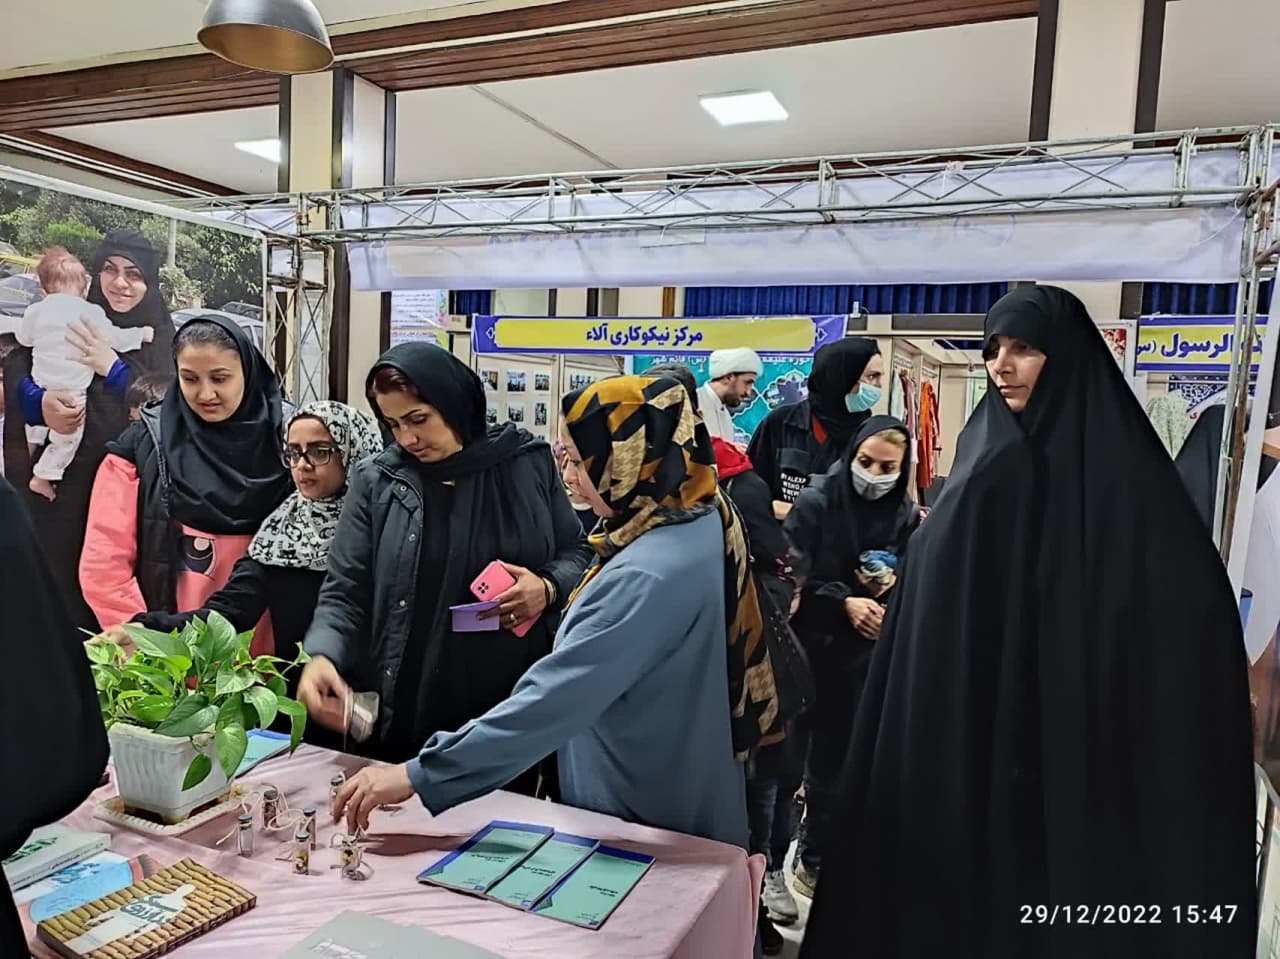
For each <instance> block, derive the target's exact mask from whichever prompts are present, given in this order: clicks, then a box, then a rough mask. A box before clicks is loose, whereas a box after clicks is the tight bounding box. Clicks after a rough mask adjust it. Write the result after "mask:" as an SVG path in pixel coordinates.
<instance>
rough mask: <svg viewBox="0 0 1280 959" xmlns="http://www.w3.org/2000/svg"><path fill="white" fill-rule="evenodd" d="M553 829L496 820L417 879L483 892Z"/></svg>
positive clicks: (524, 857) (541, 842)
mask: <svg viewBox="0 0 1280 959" xmlns="http://www.w3.org/2000/svg"><path fill="white" fill-rule="evenodd" d="M553 832H555V830H554V829H552V828H551V827H550V826H531V825H529V824H528V823H519V822H503V821H501V820H494V821H493V822H491V823H489V825H487V826H485V827H484V828H483V829H481V830H480V831H479V832H478V833H476V834H475V835H474V836H472V837H471V838H470V839H468V840H467V841H466V842H464V843H463V844H462V845H461V846H459V847H458V848H457V849H455V850H454V851H453V852H451V853H449V855H447V856H445V857H444V858H443V859H441V860H440V861H439V862H438V863H436V864H435V865H434V866H431V867H430V868H428V869H427V870H426V871H425V872H423V873H422V874H421V875H420V876H418V882H427V883H431V884H433V885H436V886H448V887H449V888H450V889H460V890H462V891H463V892H478V893H481V894H484V893H486V892H488V891H489V890H490V889H492V888H493V886H494V884H495V883H497V882H498V880H500V879H502V878H503V877H504V876H506V874H507V873H509V872H511V870H512V869H514V868H516V866H518V865H520V863H522V862H524V860H525V859H526V858H528V856H529V854H530V853H531V852H533V851H534V850H535V849H537V848H538V847H539V846H541V845H542V844H543V843H544V842H546V841H547V837H548V836H550V835H551V834H552V833H553Z"/></svg>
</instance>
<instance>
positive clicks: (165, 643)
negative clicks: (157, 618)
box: [124, 626, 187, 658]
mask: <svg viewBox="0 0 1280 959" xmlns="http://www.w3.org/2000/svg"><path fill="white" fill-rule="evenodd" d="M124 631H125V632H126V633H127V634H128V636H129V638H130V639H132V640H133V644H134V645H135V646H137V647H138V650H139V651H140V652H143V653H146V654H147V655H148V656H158V657H161V658H163V657H165V656H185V655H187V646H186V644H185V643H184V642H183V641H182V640H181V639H180V638H178V637H177V636H173V635H171V634H169V633H160V632H156V631H155V630H154V629H143V628H142V627H141V626H126V627H124Z"/></svg>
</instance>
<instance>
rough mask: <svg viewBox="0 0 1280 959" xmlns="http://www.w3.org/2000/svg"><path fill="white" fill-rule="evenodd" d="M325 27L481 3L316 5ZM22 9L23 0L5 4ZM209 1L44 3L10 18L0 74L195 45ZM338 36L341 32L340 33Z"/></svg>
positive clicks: (331, 0) (340, 1)
mask: <svg viewBox="0 0 1280 959" xmlns="http://www.w3.org/2000/svg"><path fill="white" fill-rule="evenodd" d="M314 2H315V5H316V7H317V9H319V11H320V14H321V16H323V17H324V19H325V22H326V23H327V24H329V25H330V26H331V27H333V26H334V25H336V24H342V23H347V22H350V21H356V20H372V19H376V18H380V17H389V16H396V15H398V14H408V13H419V12H422V11H428V10H440V9H443V8H445V7H462V6H468V5H472V6H476V7H478V8H484V7H487V6H489V4H487V3H483V2H481V0H314ZM9 3H13V4H15V5H16V6H21V5H22V3H21V0H6V4H5V6H6V7H7V6H8V4H9ZM206 6H207V0H110V2H109V3H104V2H103V0H44V2H42V3H41V4H40V5H39V9H40V13H39V17H38V18H35V17H27V18H10V17H6V18H5V20H6V23H5V27H4V29H3V30H0V70H12V69H15V68H18V67H25V66H35V65H37V64H53V63H64V62H67V61H77V60H87V59H91V58H93V57H103V56H109V55H112V54H120V53H133V52H136V51H139V50H156V49H161V48H164V47H176V46H185V45H187V44H191V43H195V42H196V31H197V30H198V29H199V28H200V20H201V18H203V17H204V9H205V7H206ZM335 32H342V31H341V28H339V30H337V31H335Z"/></svg>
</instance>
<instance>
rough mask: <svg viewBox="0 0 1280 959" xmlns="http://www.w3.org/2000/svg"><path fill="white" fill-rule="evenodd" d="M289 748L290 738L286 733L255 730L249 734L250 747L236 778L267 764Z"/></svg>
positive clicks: (246, 751)
mask: <svg viewBox="0 0 1280 959" xmlns="http://www.w3.org/2000/svg"><path fill="white" fill-rule="evenodd" d="M288 748H289V737H288V736H287V735H285V734H284V733H273V732H271V731H270V730H269V729H254V730H251V731H250V732H249V746H248V748H247V749H246V750H245V752H244V758H243V759H242V760H240V767H239V768H238V769H237V770H236V776H237V777H240V776H243V775H244V774H245V773H247V772H248V771H249V770H250V769H252V768H253V767H254V766H256V765H258V763H261V762H266V760H268V759H270V758H271V757H272V756H276V755H278V754H280V753H282V752H284V751H285V750H286V749H288Z"/></svg>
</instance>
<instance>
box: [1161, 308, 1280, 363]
mask: <svg viewBox="0 0 1280 959" xmlns="http://www.w3.org/2000/svg"><path fill="white" fill-rule="evenodd" d="M1265 325H1266V324H1265V318H1264V317H1261V316H1260V317H1258V327H1257V330H1256V333H1255V338H1254V344H1253V351H1254V356H1255V357H1260V356H1261V355H1262V331H1263V329H1265ZM1234 332H1235V318H1234V317H1231V316H1155V317H1143V319H1142V320H1141V321H1140V322H1139V323H1138V349H1137V370H1138V372H1139V373H1144V372H1145V373H1192V372H1199V373H1225V372H1226V371H1227V370H1228V369H1229V368H1230V366H1231V354H1232V352H1233V349H1234V335H1233V334H1234ZM1257 369H1258V366H1257V363H1254V364H1253V366H1252V367H1251V370H1252V371H1253V372H1256V371H1257Z"/></svg>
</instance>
